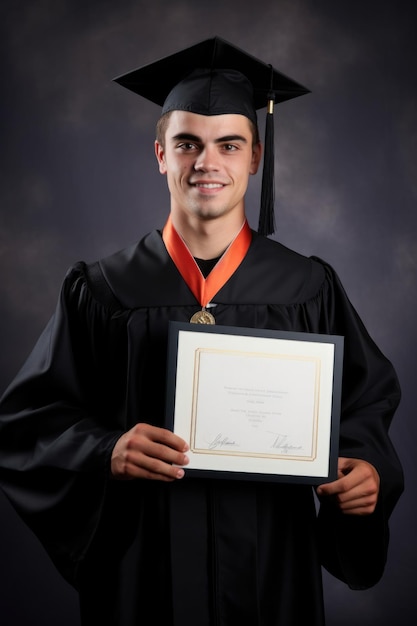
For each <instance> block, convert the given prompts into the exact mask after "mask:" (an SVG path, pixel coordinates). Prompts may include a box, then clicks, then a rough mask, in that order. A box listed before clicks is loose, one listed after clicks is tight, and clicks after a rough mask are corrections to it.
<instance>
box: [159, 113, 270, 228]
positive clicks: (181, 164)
mask: <svg viewBox="0 0 417 626" xmlns="http://www.w3.org/2000/svg"><path fill="white" fill-rule="evenodd" d="M155 152H156V157H157V159H158V163H159V171H160V172H161V174H166V175H167V181H168V187H169V190H170V194H171V211H173V212H182V213H187V214H188V215H189V216H194V217H199V218H200V219H214V218H217V217H221V216H222V215H225V214H227V213H229V212H230V211H236V212H237V211H239V212H240V213H241V215H242V217H243V214H244V195H245V193H246V189H247V186H248V179H249V175H250V174H256V172H257V170H258V165H259V161H260V158H261V147H260V145H259V144H256V145H255V146H254V145H253V136H252V130H251V126H250V122H249V120H248V119H247V118H246V117H244V116H243V115H234V114H230V115H229V114H228V115H212V116H205V115H197V114H196V113H189V112H186V111H173V112H172V113H171V115H170V118H169V121H168V125H167V129H166V133H165V145H164V146H162V145H161V144H160V143H158V142H155Z"/></svg>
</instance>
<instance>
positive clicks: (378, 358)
mask: <svg viewBox="0 0 417 626" xmlns="http://www.w3.org/2000/svg"><path fill="white" fill-rule="evenodd" d="M325 270H326V273H327V293H326V294H325V298H324V304H323V309H322V312H321V316H322V319H323V320H324V326H325V329H326V332H328V333H330V334H336V335H342V336H344V364H343V386H342V407H341V423H340V443H339V445H340V448H339V456H344V457H349V458H357V459H363V460H365V461H368V462H369V463H371V464H372V465H373V466H374V467H375V468H376V470H377V471H378V473H379V476H380V479H381V484H380V496H379V501H378V504H377V508H376V510H375V512H374V513H373V514H372V515H369V516H353V515H345V514H342V513H341V512H340V511H339V510H338V509H337V508H336V506H334V504H332V503H330V502H326V500H325V499H323V501H322V502H321V506H320V511H319V533H320V538H321V548H322V555H323V556H322V562H323V565H324V566H325V568H326V569H327V570H328V571H330V573H331V574H333V575H334V576H336V577H337V578H339V579H341V580H343V581H345V582H346V583H347V584H348V585H349V587H351V588H352V589H365V588H368V587H371V586H372V585H374V584H376V582H378V580H379V579H380V578H381V576H382V573H383V571H384V567H385V564H386V558H387V551H388V542H389V527H388V520H389V517H390V515H391V513H392V511H393V509H394V506H395V504H396V502H397V500H398V498H399V497H400V495H401V493H402V490H403V472H402V467H401V464H400V461H399V459H398V456H397V454H396V451H395V449H394V446H393V444H392V441H391V439H390V437H389V428H390V424H391V420H392V417H393V415H394V412H395V410H396V409H397V406H398V404H399V401H400V396H401V392H400V386H399V382H398V379H397V376H396V373H395V371H394V368H393V366H392V364H391V363H390V362H389V360H388V359H387V358H386V357H385V356H384V355H383V354H382V353H381V351H380V350H379V348H378V347H377V346H376V344H375V343H374V341H373V340H372V339H371V337H370V336H369V334H368V332H367V330H366V329H365V327H364V325H363V323H362V321H361V319H360V318H359V316H358V314H357V312H356V311H355V309H354V307H353V306H352V304H351V303H350V301H349V299H348V297H347V295H346V293H345V291H344V289H343V287H342V285H341V283H340V280H339V278H338V277H337V275H336V273H335V272H334V270H333V269H332V268H330V267H329V266H328V265H325Z"/></svg>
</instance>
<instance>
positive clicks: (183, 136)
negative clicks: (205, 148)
mask: <svg viewBox="0 0 417 626" xmlns="http://www.w3.org/2000/svg"><path fill="white" fill-rule="evenodd" d="M171 140H172V141H192V142H194V143H202V139H201V137H198V136H197V135H193V134H192V133H178V134H177V135H174V136H173V137H171ZM232 141H240V142H241V143H248V140H247V139H246V137H244V136H243V135H225V136H224V137H218V138H217V139H215V140H214V143H229V142H232Z"/></svg>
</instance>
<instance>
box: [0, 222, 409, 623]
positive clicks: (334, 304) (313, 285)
mask: <svg viewBox="0 0 417 626" xmlns="http://www.w3.org/2000/svg"><path fill="white" fill-rule="evenodd" d="M252 236H253V238H252V242H251V245H250V248H249V251H248V253H247V254H246V256H245V258H244V259H243V261H242V263H241V264H240V266H239V267H238V269H237V270H236V271H235V273H234V274H233V275H232V276H231V277H230V279H229V280H228V281H227V283H226V284H225V285H224V286H223V287H222V288H221V290H220V291H219V292H218V293H217V294H216V296H215V297H214V298H213V301H214V302H215V304H216V307H215V317H216V323H217V324H221V325H227V326H236V327H250V328H265V329H278V330H290V331H301V332H313V333H328V334H337V335H343V336H344V338H345V347H344V379H343V392H342V420H341V430H340V455H341V456H350V457H355V458H362V459H365V460H367V461H369V462H370V463H372V464H373V465H374V466H375V467H376V468H377V470H378V472H379V474H380V477H381V495H380V499H379V503H378V506H377V510H376V511H375V513H374V514H372V515H371V516H367V517H352V516H343V515H342V514H340V513H339V512H338V510H337V509H336V508H335V507H334V506H333V505H332V504H331V503H330V502H323V503H322V504H321V507H320V511H319V513H318V515H317V514H316V503H315V498H314V493H313V490H312V488H311V487H309V486H306V485H285V484H278V483H274V482H256V481H235V480H233V481H228V480H215V479H214V480H209V479H196V478H187V476H186V477H185V478H184V479H182V480H180V481H176V482H174V483H161V482H158V481H145V480H136V481H115V480H112V479H111V478H110V475H109V466H110V456H111V452H112V448H113V446H114V444H115V442H116V441H117V439H118V438H119V437H120V435H121V434H122V433H123V432H125V431H127V430H128V429H130V428H131V427H132V426H133V425H134V424H136V423H137V422H147V423H150V424H154V425H157V426H162V425H163V424H164V417H165V385H166V360H167V359H166V357H167V333H168V323H169V321H170V320H176V321H182V322H188V321H189V320H190V318H191V316H192V314H193V313H195V312H196V311H197V310H198V309H199V308H200V306H199V304H198V303H197V302H196V300H195V298H194V296H193V295H192V293H191V291H190V290H189V288H188V287H187V285H186V284H185V282H184V280H183V279H182V278H181V276H180V274H179V272H178V270H177V268H176V267H175V265H174V264H173V262H172V260H171V258H170V257H169V255H168V254H167V251H166V248H165V246H164V244H163V241H162V238H161V233H160V232H159V231H154V232H152V233H150V234H149V235H147V236H146V237H145V238H144V239H143V240H142V241H140V242H139V243H138V244H137V245H134V246H132V247H130V248H128V249H126V250H124V251H121V252H119V253H116V254H115V255H113V256H111V257H109V258H106V259H104V260H102V261H101V262H99V263H96V264H92V265H86V264H85V263H78V264H76V265H75V266H74V267H73V268H71V269H70V271H69V272H68V274H67V276H66V279H65V281H64V284H63V287H62V292H61V294H60V298H59V302H58V305H57V309H56V312H55V314H54V316H53V318H52V319H51V321H50V322H49V324H48V326H47V328H46V329H45V331H44V333H43V334H42V336H41V337H40V339H39V341H38V343H37V345H36V346H35V348H34V350H33V352H32V354H31V355H30V357H29V359H28V360H27V362H26V363H25V365H24V366H23V368H22V370H21V371H20V373H19V374H18V375H17V377H16V379H15V380H14V381H13V382H12V384H11V385H10V387H9V388H8V390H7V391H6V393H5V395H4V397H3V400H2V403H1V418H0V441H1V460H0V479H1V485H2V487H3V489H4V491H5V493H6V495H7V496H8V498H9V499H10V501H11V502H12V504H13V506H14V507H15V508H16V510H17V511H18V513H19V514H20V515H21V516H22V518H23V519H24V520H25V522H26V523H27V524H28V525H29V526H30V528H32V530H33V531H34V532H35V533H36V535H37V536H38V537H39V539H40V541H41V542H42V543H43V545H44V546H45V548H46V550H47V551H48V553H49V554H50V556H51V558H52V559H53V561H54V563H55V564H56V566H57V568H58V569H59V571H60V572H61V574H62V575H63V576H64V577H65V578H66V579H67V580H68V581H69V582H70V583H71V584H73V585H74V586H75V587H76V588H77V589H78V590H79V594H80V603H81V614H82V624H83V625H84V626H96V625H97V624H101V625H102V626H103V625H108V626H138V625H142V626H151V625H152V626H155V625H159V624H161V625H162V624H163V625H164V626H180V625H181V626H195V624H198V625H199V626H209V625H210V626H213V625H216V626H234V625H235V624H239V626H291V625H297V626H298V625H299V624H300V623H303V622H304V620H305V619H308V621H309V624H310V625H311V626H319V625H322V624H323V623H324V616H323V599H322V583H321V566H322V565H323V566H324V567H326V568H327V569H328V570H329V571H330V572H331V573H332V574H333V575H334V576H336V577H338V578H339V579H341V580H343V581H345V582H346V583H347V584H348V585H349V586H350V587H352V588H367V587H369V586H371V585H373V584H375V583H376V582H377V581H378V580H379V578H380V577H381V575H382V572H383V569H384V565H385V560H386V555H387V547H388V519H389V515H390V513H391V511H392V509H393V507H394V505H395V503H396V501H397V499H398V497H399V495H400V493H401V490H402V471H401V466H400V463H399V461H398V458H397V455H396V453H395V451H394V449H393V447H392V444H391V441H390V439H389V436H388V428H389V424H390V421H391V418H392V415H393V413H394V411H395V409H396V407H397V404H398V402H399V398H400V390H399V385H398V381H397V378H396V375H395V372H394V370H393V368H392V366H391V364H390V363H389V361H388V360H387V359H386V358H385V357H384V356H383V355H382V354H381V352H380V351H379V349H378V348H377V346H376V345H375V344H374V342H373V341H372V340H371V338H370V337H369V335H368V333H367V331H366V330H365V328H364V326H363V324H362V322H361V321H360V319H359V317H358V315H357V313H356V312H355V310H354V308H353V307H352V305H351V303H350V302H349V300H348V298H347V296H346V294H345V292H344V290H343V288H342V286H341V284H340V282H339V280H338V278H337V276H336V274H335V273H334V271H333V270H332V268H331V267H329V266H328V265H327V264H326V263H324V262H323V261H321V260H319V259H316V258H306V257H304V256H302V255H299V254H297V253H295V252H293V251H290V250H289V249H287V248H285V247H284V246H282V245H281V244H279V243H277V242H275V241H272V240H269V239H266V238H264V237H261V236H259V235H257V234H256V233H252Z"/></svg>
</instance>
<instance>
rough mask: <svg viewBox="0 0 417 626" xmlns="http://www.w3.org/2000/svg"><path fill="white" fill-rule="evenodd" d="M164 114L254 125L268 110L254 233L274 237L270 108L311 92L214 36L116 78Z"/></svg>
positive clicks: (272, 135)
mask: <svg viewBox="0 0 417 626" xmlns="http://www.w3.org/2000/svg"><path fill="white" fill-rule="evenodd" d="M114 80H115V81H116V82H117V83H119V84H120V85H122V86H123V87H126V88H127V89H130V90H131V91H133V92H135V93H137V94H139V95H141V96H143V97H144V98H146V99H147V100H150V101H151V102H154V103H155V104H158V105H160V106H161V107H162V114H164V113H167V112H168V111H190V112H192V113H198V114H200V115H223V114H227V113H238V114H241V115H244V116H246V117H247V118H249V119H250V120H251V121H252V122H254V123H255V124H256V123H257V116H256V110H257V109H262V108H265V107H267V118H266V127H265V147H264V150H265V152H264V167H263V175H262V191H261V210H260V216H259V226H258V231H259V232H260V233H261V234H264V235H270V234H272V233H273V232H274V230H275V228H274V126H273V110H274V104H277V103H280V102H284V101H285V100H290V99H291V98H296V97H297V96H302V95H304V94H306V93H309V90H308V89H306V88H305V87H303V86H302V85H300V84H299V83H297V82H295V81H294V80H292V79H291V78H288V77H287V76H285V75H284V74H282V73H281V72H278V71H277V70H276V69H274V68H273V67H272V65H268V64H267V63H264V62H263V61H260V60H259V59H257V58H255V57H253V56H251V55H250V54H248V53H247V52H245V51H243V50H241V49H239V48H237V47H236V46H234V45H232V44H231V43H229V42H227V41H225V40H224V39H220V38H219V37H213V38H211V39H206V40H204V41H201V42H200V43H197V44H195V45H193V46H191V47H189V48H186V49H184V50H180V51H179V52H176V53H174V54H172V55H170V56H167V57H164V58H162V59H160V60H159V61H155V62H154V63H150V64H149V65H145V66H143V67H140V68H138V69H135V70H133V71H131V72H128V73H127V74H123V75H122V76H119V77H117V78H115V79H114Z"/></svg>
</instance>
